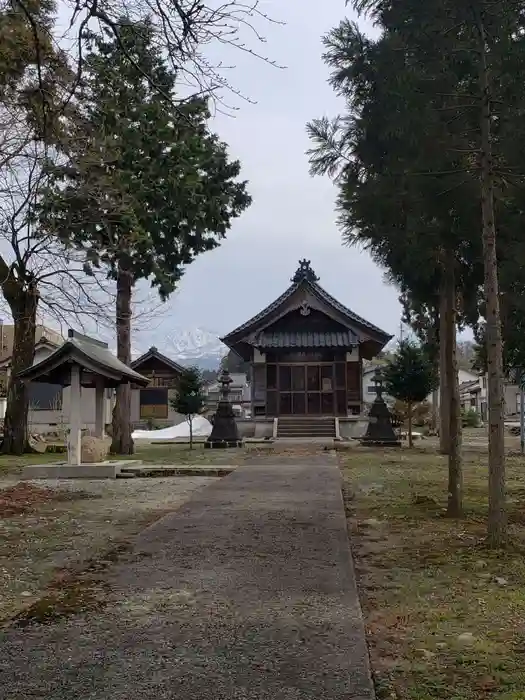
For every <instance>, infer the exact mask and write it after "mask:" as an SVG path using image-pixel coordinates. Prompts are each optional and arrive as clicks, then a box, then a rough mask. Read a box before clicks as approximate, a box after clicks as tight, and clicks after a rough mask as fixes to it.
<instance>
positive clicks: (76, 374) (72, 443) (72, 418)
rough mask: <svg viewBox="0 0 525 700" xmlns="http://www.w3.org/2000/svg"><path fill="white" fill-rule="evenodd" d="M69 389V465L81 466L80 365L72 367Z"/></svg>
mask: <svg viewBox="0 0 525 700" xmlns="http://www.w3.org/2000/svg"><path fill="white" fill-rule="evenodd" d="M69 389H70V396H69V436H68V445H67V454H68V463H69V464H72V465H75V466H79V465H80V463H81V439H82V414H81V410H82V408H81V400H82V394H81V392H82V388H81V386H80V367H79V366H78V365H71V385H70V387H69Z"/></svg>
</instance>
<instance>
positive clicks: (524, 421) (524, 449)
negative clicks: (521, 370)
mask: <svg viewBox="0 0 525 700" xmlns="http://www.w3.org/2000/svg"><path fill="white" fill-rule="evenodd" d="M524 398H525V391H524V390H523V377H522V378H521V381H520V448H521V454H525V406H524V403H525V401H524Z"/></svg>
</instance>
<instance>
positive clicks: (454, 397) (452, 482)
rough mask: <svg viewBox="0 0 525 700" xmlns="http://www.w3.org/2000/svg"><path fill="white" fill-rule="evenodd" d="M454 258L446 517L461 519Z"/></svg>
mask: <svg viewBox="0 0 525 700" xmlns="http://www.w3.org/2000/svg"><path fill="white" fill-rule="evenodd" d="M455 264H456V261H455V256H454V253H453V252H452V251H447V253H446V255H445V266H444V271H443V280H444V292H445V294H444V297H445V303H444V311H445V329H444V331H445V335H444V343H443V344H444V359H445V376H444V381H445V384H446V386H447V394H448V396H447V398H448V406H447V417H448V505H447V515H448V516H449V517H451V518H459V517H461V515H462V514H463V465H462V455H461V409H460V399H459V377H458V365H457V352H456V350H457V347H456V346H457V343H456V330H457V328H456V326H457V324H456V315H457V314H456V280H455Z"/></svg>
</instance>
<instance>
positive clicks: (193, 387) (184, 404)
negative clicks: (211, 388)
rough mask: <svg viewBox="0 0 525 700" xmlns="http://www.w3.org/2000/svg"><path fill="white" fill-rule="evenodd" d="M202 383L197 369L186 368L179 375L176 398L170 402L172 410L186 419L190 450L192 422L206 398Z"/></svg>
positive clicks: (200, 410) (191, 446)
mask: <svg viewBox="0 0 525 700" xmlns="http://www.w3.org/2000/svg"><path fill="white" fill-rule="evenodd" d="M203 387H204V381H203V379H202V374H201V372H200V370H199V368H198V367H188V368H187V369H186V371H185V372H184V373H183V374H182V375H181V377H180V380H179V384H178V387H177V398H176V399H173V400H172V401H171V406H172V408H173V409H174V410H175V411H177V413H181V414H182V415H183V416H185V417H186V420H187V421H188V425H189V427H190V449H193V420H194V418H195V416H196V415H198V414H199V413H202V409H203V408H204V404H205V401H206V397H205V395H204V390H203Z"/></svg>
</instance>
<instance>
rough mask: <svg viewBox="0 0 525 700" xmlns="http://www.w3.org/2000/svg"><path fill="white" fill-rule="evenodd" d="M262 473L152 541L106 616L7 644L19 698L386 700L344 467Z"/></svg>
mask: <svg viewBox="0 0 525 700" xmlns="http://www.w3.org/2000/svg"><path fill="white" fill-rule="evenodd" d="M300 459H301V461H300V462H299V463H298V460H299V458H297V461H295V462H293V461H288V460H283V462H284V463H283V464H281V465H278V466H272V465H269V464H261V465H257V464H256V463H255V464H248V465H246V466H244V467H241V468H239V469H237V470H236V471H235V472H234V473H232V474H230V475H229V476H228V477H226V478H224V479H222V480H217V482H215V483H213V484H212V485H211V486H209V487H207V488H206V489H204V490H202V491H200V492H199V493H198V494H196V495H195V497H194V498H193V499H192V500H191V501H189V502H188V503H186V504H185V505H184V506H183V507H182V508H181V509H180V510H179V511H177V512H174V513H173V514H171V515H168V516H167V517H165V518H163V519H162V520H161V521H159V522H157V523H156V524H155V525H153V526H152V527H150V528H149V529H148V530H146V531H145V532H144V533H143V534H142V536H141V537H140V538H139V541H138V543H137V547H136V550H135V552H134V554H133V556H130V557H128V558H127V560H125V561H121V562H120V563H118V564H115V565H114V566H113V567H112V568H111V570H110V572H109V573H108V574H107V577H108V583H109V584H110V589H109V590H110V591H111V593H109V594H108V599H107V601H106V602H107V604H106V605H105V606H104V608H102V609H101V610H98V611H96V612H91V613H86V614H84V615H76V616H75V617H73V618H69V619H66V620H61V621H58V622H55V623H53V624H51V625H37V626H32V627H26V628H25V629H10V630H4V631H3V632H2V633H1V634H0V648H1V650H2V653H1V654H0V698H2V700H3V699H5V700H8V699H9V700H22V698H23V699H24V700H31V699H36V698H39V699H40V700H55V699H56V700H65V699H68V700H69V699H71V700H73V699H74V698H75V699H78V698H81V699H82V700H107V699H111V700H139V699H140V700H163V699H165V698H170V699H171V698H173V700H175V699H177V700H237V699H239V700H240V699H241V698H242V699H243V700H244V699H250V700H263V699H264V700H302V699H303V698H304V699H305V700H307V699H310V698H312V699H313V698H316V699H317V700H343V699H344V700H372V698H373V692H372V684H371V681H370V675H369V668H368V658H367V651H366V645H365V641H364V632H363V623H362V620H361V614H360V608H359V604H358V600H357V593H356V587H355V581H354V574H353V569H352V563H351V557H350V551H349V547H348V539H347V533H346V522H345V517H344V511H343V504H342V500H341V488H340V486H341V484H340V475H339V471H338V469H337V465H336V463H335V458H333V457H331V456H329V455H326V457H324V456H323V457H322V458H317V459H311V460H309V458H308V457H307V456H305V457H304V458H303V457H301V458H300Z"/></svg>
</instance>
